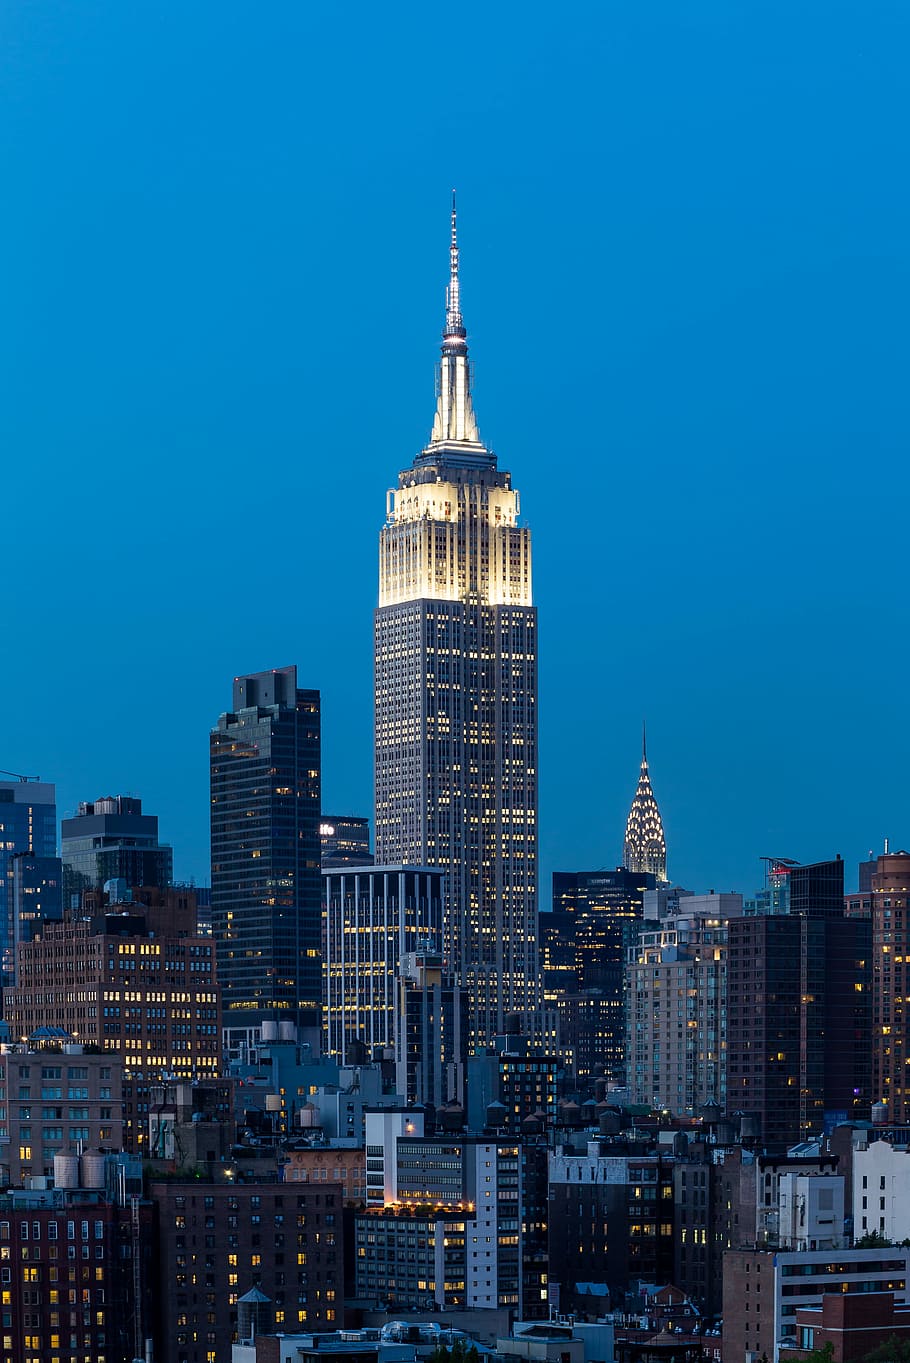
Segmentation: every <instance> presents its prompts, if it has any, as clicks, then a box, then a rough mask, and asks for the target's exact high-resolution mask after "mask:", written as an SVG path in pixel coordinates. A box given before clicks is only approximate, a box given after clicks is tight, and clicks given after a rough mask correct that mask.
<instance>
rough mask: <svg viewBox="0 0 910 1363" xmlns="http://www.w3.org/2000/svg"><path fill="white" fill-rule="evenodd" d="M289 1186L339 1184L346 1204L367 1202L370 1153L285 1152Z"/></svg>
mask: <svg viewBox="0 0 910 1363" xmlns="http://www.w3.org/2000/svg"><path fill="white" fill-rule="evenodd" d="M285 1160H286V1163H285V1166H284V1181H285V1183H318V1184H323V1183H335V1184H338V1185H339V1186H340V1188H341V1196H342V1200H343V1202H345V1203H361V1202H364V1201H365V1200H366V1152H365V1151H364V1149H363V1147H362V1146H354V1145H353V1144H352V1145H350V1146H342V1145H338V1144H334V1143H332V1142H329V1143H328V1144H318V1145H308V1146H294V1147H290V1148H288V1149H287V1150H286V1151H285Z"/></svg>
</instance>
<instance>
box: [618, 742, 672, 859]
mask: <svg viewBox="0 0 910 1363" xmlns="http://www.w3.org/2000/svg"><path fill="white" fill-rule="evenodd" d="M622 864H623V866H624V867H625V868H626V870H627V871H647V872H649V873H650V874H651V875H654V876H657V879H658V880H659V881H661V882H665V881H666V879H667V840H666V838H665V837H664V825H663V821H662V819H661V817H660V810H659V809H658V807H657V801H656V799H655V798H654V791H653V790H652V789H651V774H650V772H649V771H648V746H647V740H646V738H645V730H644V726H642V731H641V771H640V772H639V774H638V789H637V790H636V792H635V796H634V799H633V800H632V807H631V809H630V810H629V818H628V820H627V822H626V838H625V843H624V844H623V854H622Z"/></svg>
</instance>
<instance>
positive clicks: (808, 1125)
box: [727, 859, 872, 1148]
mask: <svg viewBox="0 0 910 1363" xmlns="http://www.w3.org/2000/svg"><path fill="white" fill-rule="evenodd" d="M843 867H844V864H843V862H842V861H840V860H839V859H838V860H835V861H831V862H823V863H818V864H816V865H813V866H795V865H794V866H793V867H792V868H791V872H790V912H789V913H788V914H779V915H778V914H764V915H757V916H754V917H743V918H732V919H730V923H729V927H728V931H727V1107H728V1110H730V1111H734V1110H741V1111H745V1112H749V1113H753V1114H754V1115H755V1116H756V1117H757V1119H758V1125H759V1131H760V1136H761V1139H762V1140H763V1141H764V1143H765V1144H766V1145H767V1146H769V1147H771V1148H780V1147H782V1146H786V1145H792V1144H793V1143H794V1142H796V1141H801V1140H806V1139H809V1138H810V1137H813V1136H817V1135H819V1134H821V1133H822V1132H823V1131H824V1130H825V1129H826V1127H829V1126H831V1125H833V1124H835V1123H836V1122H837V1121H847V1120H848V1118H850V1117H863V1116H867V1115H868V1111H869V1103H870V1095H871V1084H872V1073H871V1069H872V1066H871V1035H872V1032H871V1028H872V960H871V957H872V932H871V923H870V920H869V919H868V918H847V917H845V916H844V912H843V903H844V894H843ZM838 903H839V905H840V914H839V916H838V914H837V913H835V911H834V910H835V905H836V904H838ZM795 905H799V906H800V907H799V909H798V910H797V909H795V907H794V906H795Z"/></svg>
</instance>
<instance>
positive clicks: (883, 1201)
mask: <svg viewBox="0 0 910 1363" xmlns="http://www.w3.org/2000/svg"><path fill="white" fill-rule="evenodd" d="M853 1228H854V1234H855V1236H856V1238H857V1239H859V1238H860V1237H861V1236H863V1235H868V1234H871V1233H873V1232H875V1233H876V1234H878V1235H881V1236H882V1237H883V1238H884V1239H885V1240H892V1241H894V1242H895V1243H899V1242H900V1241H901V1240H906V1239H910V1148H908V1147H907V1146H899V1145H891V1144H890V1143H889V1142H887V1141H873V1142H872V1144H871V1145H869V1146H868V1147H867V1148H866V1149H856V1150H854V1152H853Z"/></svg>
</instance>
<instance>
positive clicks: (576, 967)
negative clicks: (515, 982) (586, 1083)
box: [540, 866, 657, 1080]
mask: <svg viewBox="0 0 910 1363" xmlns="http://www.w3.org/2000/svg"><path fill="white" fill-rule="evenodd" d="M656 884H657V880H656V878H655V876H654V875H653V874H652V873H651V872H649V871H628V870H626V868H625V867H623V866H618V867H616V869H615V870H612V871H554V872H553V912H552V913H542V914H541V915H540V952H541V970H542V976H543V989H544V999H545V1001H546V1003H547V1006H548V1007H551V1008H555V1009H556V1011H557V1012H558V1013H559V1016H560V1029H561V1035H562V1038H563V1041H564V1042H565V1043H566V1045H567V1047H568V1048H570V1049H571V1052H572V1055H573V1057H574V1066H575V1074H576V1078H577V1079H579V1080H584V1079H587V1078H589V1077H590V1075H591V1073H592V1072H593V1066H594V1064H595V1063H597V1062H599V1063H601V1064H603V1065H604V1067H605V1072H606V1074H607V1075H608V1077H610V1078H613V1079H621V1078H622V1076H623V1066H624V1047H625V1011H624V999H625V992H624V989H625V985H624V970H625V963H626V955H627V952H628V950H629V947H630V946H632V945H633V943H634V941H635V935H636V932H637V930H638V928H639V927H640V926H641V919H642V904H643V900H644V893H645V891H646V890H653V889H654V888H655V887H656Z"/></svg>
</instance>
